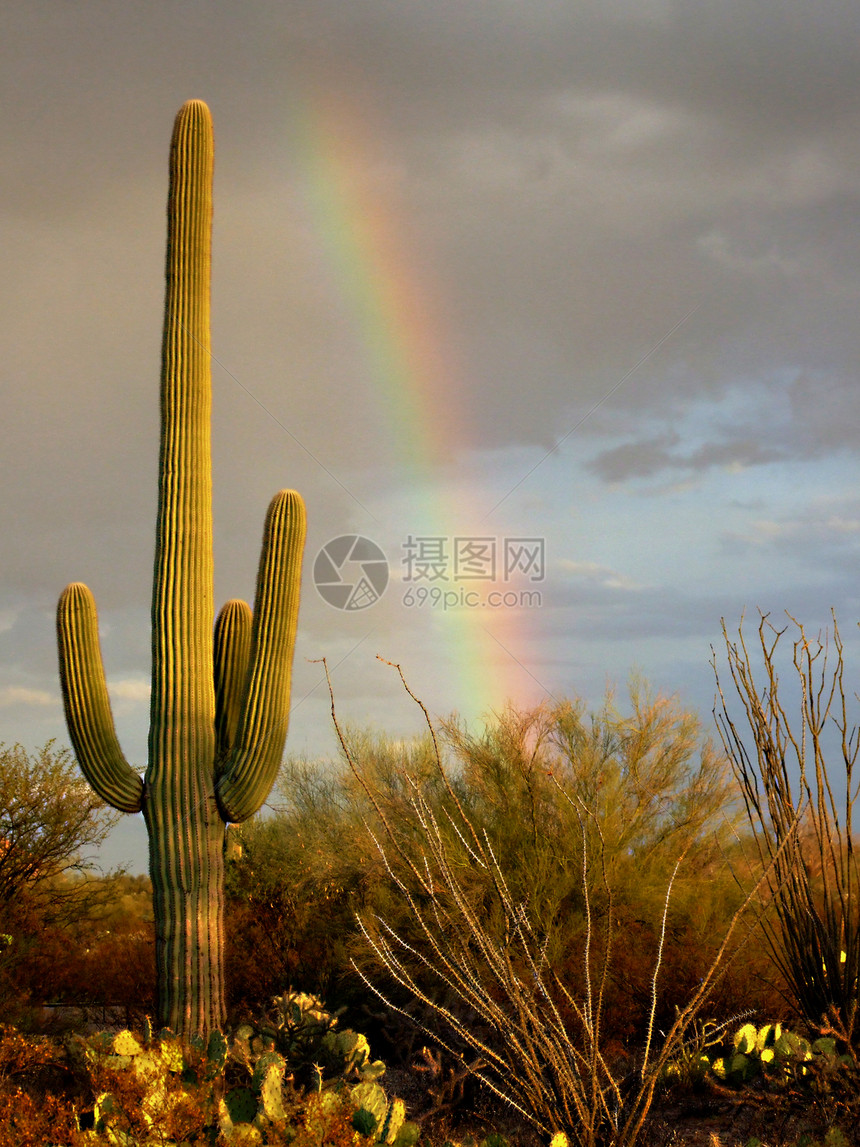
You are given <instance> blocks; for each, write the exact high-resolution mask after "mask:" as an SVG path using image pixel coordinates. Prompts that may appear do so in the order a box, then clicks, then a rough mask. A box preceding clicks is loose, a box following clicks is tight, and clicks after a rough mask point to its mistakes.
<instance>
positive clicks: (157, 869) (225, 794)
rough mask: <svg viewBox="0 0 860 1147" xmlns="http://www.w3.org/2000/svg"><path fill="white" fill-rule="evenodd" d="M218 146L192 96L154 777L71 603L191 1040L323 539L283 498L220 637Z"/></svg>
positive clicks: (171, 217)
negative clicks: (132, 743) (240, 824)
mask: <svg viewBox="0 0 860 1147" xmlns="http://www.w3.org/2000/svg"><path fill="white" fill-rule="evenodd" d="M212 167H213V140H212V121H211V116H210V114H209V109H208V108H207V106H206V104H204V103H202V102H201V101H200V100H191V101H189V102H188V103H186V104H185V105H184V107H183V108H182V109H181V110H180V112H179V114H178V115H177V117H176V122H175V125H174V130H173V139H172V142H171V149H170V190H169V195H168V205H167V265H166V293H165V318H164V340H163V346H162V377H161V449H160V464H159V492H158V518H157V525H156V543H155V573H154V580H153V593H152V698H151V703H150V732H149V761H148V766H147V770H146V775H145V778H144V780H143V781H141V778H140V777H139V776H138V774H137V773H136V772H135V770H134V769H132V768H131V766H130V765H129V764H128V763H127V761H126V760H125V757H124V756H123V753H122V750H121V748H120V746H119V742H118V740H117V737H116V732H115V730H114V723H113V717H112V714H111V710H110V702H109V700H108V693H107V686H106V683H105V675H104V669H103V667H102V658H101V652H100V649H99V639H98V620H97V615H96V607H95V602H94V600H93V597H92V594H91V593H90V591H89V590H88V589H87V588H86V586H83V585H80V584H77V583H74V584H72V585H70V586H68V587H67V588H66V589H65V590H64V592H63V594H62V596H61V598H60V603H59V607H58V612H57V630H58V637H59V652H60V679H61V684H62V690H63V699H64V705H65V710H66V721H67V724H68V728H69V734H70V737H71V740H72V744H73V746H74V749H75V754H76V756H77V759H78V763H79V764H80V767H81V770H82V771H83V773H84V775H85V776H86V778H87V780H88V781H89V783H90V785H91V786H92V788H93V789H94V790H95V792H96V793H98V795H99V796H100V797H102V799H103V800H105V801H107V803H108V804H110V805H111V806H112V807H114V808H116V809H119V810H120V811H122V812H129V813H133V812H142V813H143V815H144V819H145V821H146V826H147V830H148V833H149V842H150V848H149V852H150V873H151V876H152V883H153V900H154V915H155V925H156V971H157V983H158V999H159V1022H160V1023H161V1024H163V1025H165V1026H168V1027H170V1028H172V1029H173V1030H174V1031H176V1032H178V1033H181V1034H183V1035H191V1034H194V1033H202V1032H206V1031H209V1030H212V1029H215V1028H218V1027H220V1026H221V1025H222V1023H223V1019H224V997H223V943H224V924H223V902H224V893H223V877H224V838H225V827H226V824H227V823H229V822H237V821H242V820H246V819H247V818H248V817H250V816H252V815H253V814H254V813H255V812H256V811H257V810H258V809H259V808H260V806H261V805H262V804H263V802H264V801H265V800H266V797H267V796H268V794H269V791H270V790H271V787H272V784H273V783H274V780H275V777H276V775H277V771H278V767H279V765H280V762H281V756H282V753H283V748H284V742H285V739H286V734H287V723H288V718H289V705H290V676H291V668H292V657H293V647H294V643H295V634H296V625H297V621H298V606H299V584H300V578H301V562H302V551H303V547H304V537H305V511H304V504H303V502H302V499H301V498H300V496H299V495H298V494H296V493H295V492H294V491H291V490H282V491H281V492H280V493H279V494H277V495H276V496H275V498H274V499H273V500H272V503H271V505H270V506H269V511H268V514H267V517H266V524H265V529H264V535H263V550H262V555H261V559H260V568H259V574H258V578H257V590H256V599H255V605H254V612H253V619H252V614H251V611H250V609H249V608H248V606H247V605H246V604H245V603H244V602H238V601H235V602H228V603H227V605H226V606H225V607H224V609H223V610H222V611H221V614H220V615H219V618H218V622H217V625H216V626H215V631H214V637H213V612H214V606H213V599H214V593H213V561H212V479H211V459H210V421H211V418H210V412H211V378H210V354H209V291H210V268H211V232H212Z"/></svg>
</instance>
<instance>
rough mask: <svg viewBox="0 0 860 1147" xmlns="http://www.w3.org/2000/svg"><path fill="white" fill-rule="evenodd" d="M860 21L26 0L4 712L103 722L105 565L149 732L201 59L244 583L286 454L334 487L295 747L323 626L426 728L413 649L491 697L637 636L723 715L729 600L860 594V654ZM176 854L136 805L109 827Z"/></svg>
mask: <svg viewBox="0 0 860 1147" xmlns="http://www.w3.org/2000/svg"><path fill="white" fill-rule="evenodd" d="M858 31H860V28H858V19H857V10H856V4H855V2H854V0H820V2H819V3H817V4H815V5H810V4H809V3H806V2H804V3H801V2H800V0H720V3H716V2H714V0H709V2H698V0H684V2H674V0H621V2H617V0H600V2H597V0H595V2H593V3H592V2H589V0H528V2H525V0H493V2H492V3H488V2H487V0H480V2H479V0H314V2H313V3H309V2H304V3H297V2H290V0H272V2H269V0H261V2H255V3H252V4H242V5H239V4H236V3H225V2H219V0H205V2H203V0H200V2H189V0H162V2H160V3H152V0H124V3H122V4H117V3H116V2H115V0H6V3H5V4H4V6H3V13H2V16H0V109H2V110H0V249H2V251H3V266H4V274H3V276H2V280H0V346H2V348H3V354H2V358H0V396H2V409H3V418H2V421H0V427H2V430H0V436H2V449H0V483H2V490H3V497H2V498H0V741H4V742H6V743H7V744H12V743H16V742H19V743H21V744H23V745H25V746H26V747H28V748H35V747H36V746H39V745H41V744H44V742H45V741H47V740H48V739H50V738H55V739H56V741H57V743H58V744H59V745H62V744H68V737H67V734H66V731H65V726H64V721H63V713H62V705H61V700H60V692H59V684H58V676H57V660H56V649H55V645H56V641H55V635H54V615H55V608H56V601H57V598H58V596H59V594H60V592H61V590H62V588H63V587H64V585H66V584H67V583H68V582H70V581H83V582H86V583H87V584H88V585H89V586H90V588H91V589H92V591H93V593H94V595H95V597H96V601H97V603H98V606H99V616H100V628H101V639H102V648H103V654H104V661H105V665H106V672H107V676H108V682H109V686H110V689H111V695H112V701H113V708H114V713H115V717H116V723H117V727H118V732H119V736H120V740H121V742H122V744H123V746H124V748H125V751H126V755H127V757H128V759H129V760H130V761H131V762H132V763H133V764H134V766H135V767H137V768H139V769H140V770H141V771H142V770H143V769H144V768H145V764H146V736H147V725H148V689H149V640H150V639H149V605H150V595H151V570H152V561H153V539H154V524H155V508H156V486H155V482H156V465H157V452H158V378H159V362H160V344H161V322H162V302H163V268H164V236H165V198H166V190H167V156H168V146H169V141H170V134H171V130H172V124H173V119H174V116H175V114H176V112H177V110H178V109H179V107H180V106H181V105H182V104H183V103H184V101H185V100H187V99H190V98H199V99H203V100H205V101H206V102H207V103H208V104H209V106H210V108H211V111H212V115H213V118H214V123H215V147H216V161H215V190H214V203H215V209H214V231H213V243H214V247H213V285H212V291H213V294H212V349H213V365H212V380H213V485H214V531H215V584H216V599H217V600H216V608H217V606H218V605H220V604H221V603H222V602H223V601H225V600H227V599H228V598H231V597H243V598H246V599H250V598H251V597H252V595H253V585H254V578H255V570H256V563H257V560H258V555H259V546H260V537H261V531H262V523H263V518H264V515H265V510H266V506H267V504H268V502H269V500H270V498H271V497H272V495H273V494H274V493H275V492H276V491H277V490H279V489H281V488H283V487H293V488H295V489H298V490H299V491H301V493H302V494H303V496H304V498H305V501H306V503H307V508H308V519H309V533H308V544H307V550H306V556H305V566H304V583H303V596H302V607H301V615H300V625H299V634H298V640H297V646H296V656H295V667H294V682H293V711H292V716H291V726H290V735H289V739H288V750H289V751H291V752H295V753H299V754H304V755H310V756H318V755H330V754H332V753H333V752H334V750H335V739H334V734H333V731H332V723H331V716H330V711H329V710H330V702H329V697H328V692H327V688H326V686H325V681H324V675H323V672H322V667H321V666H320V664H318V659H320V658H323V657H325V658H326V660H327V664H328V665H329V667H330V670H331V679H332V683H333V688H334V693H335V700H336V704H337V711H338V715H339V718H340V719H341V720H343V721H344V722H345V723H351V724H353V725H358V726H363V725H372V726H373V727H375V728H376V729H379V730H384V731H385V732H387V733H388V734H390V735H391V736H394V737H399V736H409V735H411V734H413V733H416V732H418V731H420V729H421V714H420V712H419V711H418V710H417V708H416V707H415V705H414V703H413V702H412V701H411V700H410V699H409V697H408V696H406V694H405V693H404V691H403V688H402V686H401V684H400V681H399V678H398V676H397V673H396V671H395V670H393V669H392V668H391V667H390V666H387V665H385V664H384V663H383V662H382V661H380V660H378V659H377V658H378V657H381V658H384V659H386V660H388V661H391V662H395V663H398V664H400V665H401V666H402V668H403V671H404V673H405V675H406V677H407V680H408V682H409V684H410V687H411V688H412V689H413V690H414V691H415V693H416V694H417V695H418V696H419V697H420V698H421V699H422V700H423V702H424V703H425V704H426V705H427V707H428V709H429V711H430V712H431V714H433V715H434V716H436V715H447V714H449V713H451V712H453V711H457V712H458V713H459V714H460V715H461V716H462V717H463V718H464V719H465V720H467V721H468V722H469V723H470V724H471V725H472V726H473V727H475V728H478V727H479V722H480V720H481V718H482V716H485V715H487V714H490V713H492V712H493V711H494V710H496V711H497V710H499V709H500V708H501V707H502V706H503V705H504V704H505V703H506V702H507V701H510V702H512V703H514V704H515V705H518V706H521V707H528V706H532V705H536V704H539V703H541V702H542V701H547V702H550V703H552V702H553V701H554V700H557V699H560V698H564V697H581V698H583V699H584V700H585V701H586V703H587V704H588V705H589V706H595V707H596V706H597V705H598V704H599V703H600V700H601V698H602V696H603V694H604V691H605V689H606V688H607V686H608V685H613V684H615V685H617V686H618V691H619V697H620V698H623V696H624V689H625V682H626V681H627V679H628V677H629V675H630V673H631V671H634V670H635V671H638V672H639V673H641V674H642V675H643V676H644V677H645V678H646V679H647V680H648V681H649V682H650V683H651V685H652V687H653V688H654V689H655V690H656V691H662V692H664V693H667V694H677V696H678V698H679V700H680V701H681V703H682V704H684V705H685V706H688V707H691V708H694V709H696V710H697V711H698V712H699V713H700V714H701V717H702V723H703V728H704V730H705V732H712V731H713V718H712V715H711V711H712V707H713V700H714V677H713V671H712V668H711V665H710V660H711V647H712V646H714V647H716V649H717V652H718V654H719V647H720V644H721V640H722V639H721V629H720V626H721V618H725V619H726V624H727V626H728V628H729V630H730V631H731V632H736V631H737V627H738V624H739V622H740V620H741V617H742V615H744V612H745V614H746V628H747V632H748V633H749V635H750V636H752V635H753V634H754V631H755V628H756V625H757V621H758V611H759V610H762V611H764V612H768V611H770V612H771V614H772V617H773V618H774V620H777V621H778V622H781V621H782V620H784V618H785V614H784V611H786V610H788V611H789V612H790V613H791V614H792V615H793V616H795V617H797V618H798V619H799V620H801V621H803V622H804V623H805V625H806V627H807V630H808V631H809V632H811V633H816V632H818V630H819V628H820V627H823V626H825V625H827V624H828V623H829V622H830V616H831V614H830V611H831V609H832V610H834V611H835V613H836V616H837V619H838V621H839V623H840V627H841V632H842V636H843V640H844V642H845V646H846V659H847V661H848V664H849V678H850V679H851V680H856V666H857V664H858V659H857V656H856V654H857V653H860V650H858V649H857V645H858V642H857V620H858V605H859V604H860V601H858V581H857V572H858V565H860V563H858V557H860V555H858V543H860V496H858V489H860V487H858V481H857V479H858V470H860V458H859V457H858V449H860V445H858V444H860V438H858V434H857V428H858V425H860V388H858V369H860V323H858V321H857V312H858V303H860V238H858V237H860V229H858V226H857V223H858V218H857V216H858V204H860V85H858V83H857V76H858V74H860V35H858ZM342 538H347V539H365V541H361V542H359V543H358V549H355V550H353V549H352V545H351V543H350V542H349V541H347V542H338V541H337V539H342ZM329 542H334V543H335V544H334V545H333V546H332V548H331V549H330V550H326V551H325V552H326V553H327V554H328V555H329V558H330V559H331V560H329V561H327V560H326V558H325V557H323V558H322V559H319V561H318V559H317V555H318V554H320V552H321V551H323V550H324V549H325V547H327V545H328V543H329ZM380 551H381V553H380ZM351 555H352V556H351ZM315 571H316V574H317V577H316V580H317V581H319V582H320V586H319V588H318V587H317V586H316V585H315V579H314V574H315ZM332 571H334V572H333V573H332ZM386 574H387V578H386ZM362 577H364V578H365V579H366V580H365V582H362V580H361V579H362ZM338 578H339V579H340V582H339V586H340V588H338V587H337V586H336V587H335V588H334V590H333V589H332V585H331V582H332V580H333V579H338ZM383 586H384V590H383V592H382V593H381V595H380V594H379V590H380V589H383ZM351 587H353V588H355V589H356V593H355V594H354V595H352V594H351ZM333 598H336V599H337V601H336V602H335V604H332V599H333ZM345 600H346V601H350V602H351V605H352V608H343V603H344V601H345ZM338 602H339V603H340V604H339V605H338ZM852 656H853V658H854V661H853V664H854V667H855V674H854V677H853V678H851V659H852ZM851 688H852V689H853V688H854V685H853V684H852V685H851ZM145 858H146V845H145V831H144V828H143V824H142V819H141V818H140V817H136V818H130V817H125V818H123V820H122V822H121V824H120V825H119V826H118V827H117V829H115V830H114V832H113V834H112V836H111V839H110V841H109V842H108V844H107V845H106V846H105V848H104V849H103V851H102V855H101V859H102V862H103V863H105V864H118V863H123V864H126V865H128V866H129V868H130V870H131V871H143V870H144V869H145V865H146V859H145Z"/></svg>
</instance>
